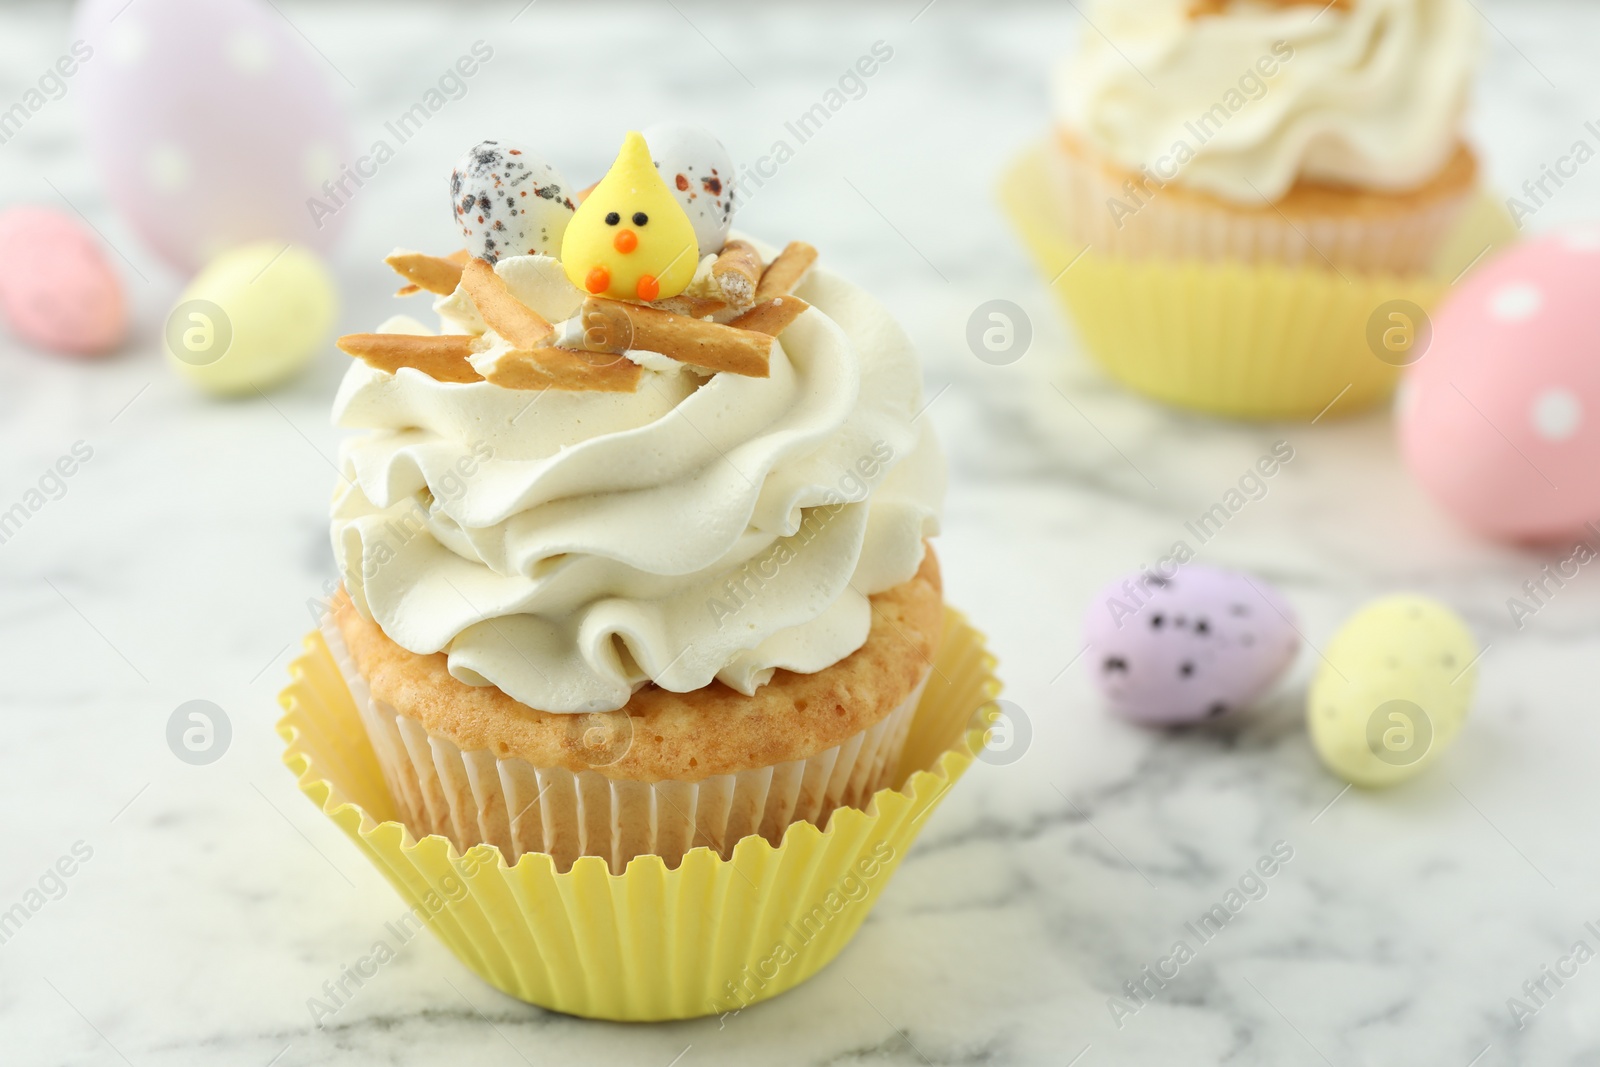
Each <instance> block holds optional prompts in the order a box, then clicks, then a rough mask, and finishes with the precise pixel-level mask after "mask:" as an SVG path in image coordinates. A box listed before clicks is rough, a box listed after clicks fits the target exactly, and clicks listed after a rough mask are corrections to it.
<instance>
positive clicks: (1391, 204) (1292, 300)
mask: <svg viewBox="0 0 1600 1067" xmlns="http://www.w3.org/2000/svg"><path fill="white" fill-rule="evenodd" d="M1090 17H1091V20H1092V21H1093V23H1094V25H1095V26H1096V27H1097V28H1098V29H1099V30H1100V31H1101V32H1098V33H1093V32H1091V33H1086V34H1085V35H1084V37H1083V40H1082V44H1081V47H1080V48H1079V50H1078V53H1077V54H1076V55H1075V56H1073V57H1071V58H1069V59H1068V60H1067V61H1066V62H1064V63H1063V65H1062V66H1061V68H1060V70H1059V71H1058V74H1057V78H1056V85H1055V113H1056V123H1055V127H1054V129H1053V131H1052V133H1051V136H1050V138H1049V140H1048V143H1047V144H1046V146H1045V148H1044V150H1043V152H1042V154H1041V156H1042V158H1041V159H1040V165H1039V168H1038V171H1037V173H1036V174H1035V175H1032V178H1033V182H1032V184H1029V182H1028V180H1027V179H1026V178H1024V177H1020V176H1018V175H1013V177H1012V179H1011V180H1010V181H1009V182H1008V187H1007V190H1006V195H1007V200H1008V203H1009V206H1010V207H1011V209H1012V213H1013V215H1014V216H1015V217H1016V218H1017V221H1018V224H1019V226H1021V227H1022V228H1023V230H1024V233H1025V234H1026V235H1027V236H1028V238H1029V240H1030V243H1031V244H1032V245H1033V247H1034V250H1035V252H1036V253H1037V254H1039V255H1040V258H1041V259H1042V260H1045V261H1046V262H1045V266H1046V269H1048V270H1049V271H1050V272H1051V276H1052V278H1053V279H1057V280H1058V282H1059V284H1058V286H1057V287H1058V289H1059V290H1060V292H1061V295H1062V297H1063V298H1064V300H1065V301H1066V302H1067V304H1068V306H1069V308H1070V309H1071V311H1072V313H1073V316H1074V318H1075V319H1076V321H1077V323H1078V326H1079V329H1080V332H1081V334H1082V335H1083V339H1084V341H1085V343H1086V346H1087V347H1088V349H1089V350H1090V351H1091V353H1092V354H1093V355H1094V356H1095V357H1096V358H1097V359H1099V360H1100V361H1101V362H1102V363H1103V364H1104V365H1105V366H1106V367H1107V369H1108V370H1109V371H1110V372H1111V373H1112V374H1114V375H1116V376H1117V377H1119V378H1122V379H1123V380H1125V381H1127V382H1128V383H1129V384H1132V385H1134V386H1135V387H1136V388H1140V389H1142V390H1144V391H1146V392H1150V393H1153V394H1154V395H1156V396H1158V397H1161V398H1162V399H1166V400H1168V401H1171V402H1174V403H1178V404H1183V405H1186V406H1193V407H1199V408H1203V409H1208V410H1213V411H1218V412H1222V413H1228V414H1236V415H1255V416H1279V415H1292V414H1314V413H1317V412H1318V411H1320V410H1321V409H1323V408H1324V407H1325V406H1326V405H1328V404H1329V403H1330V402H1331V401H1333V400H1334V399H1335V395H1336V394H1339V393H1341V392H1344V393H1345V394H1346V407H1347V408H1353V407H1354V406H1356V405H1357V404H1358V403H1360V402H1363V401H1372V400H1375V399H1379V398H1381V397H1383V396H1385V395H1387V393H1388V392H1389V390H1390V389H1391V388H1392V386H1393V384H1394V378H1395V367H1394V365H1395V364H1397V363H1401V362H1404V357H1403V354H1402V355H1401V356H1399V357H1396V358H1379V356H1375V355H1374V352H1373V350H1372V348H1371V347H1370V346H1369V345H1368V343H1367V333H1366V327H1367V325H1368V323H1367V320H1368V319H1369V317H1370V316H1371V315H1372V314H1373V313H1374V312H1375V311H1376V310H1377V309H1378V308H1379V307H1380V305H1383V304H1385V303H1386V302H1390V301H1397V300H1405V301H1408V302H1410V303H1411V304H1413V305H1422V306H1425V305H1426V304H1428V303H1429V302H1431V300H1432V299H1433V298H1434V297H1435V296H1437V294H1438V293H1439V291H1440V290H1441V289H1442V288H1443V286H1444V285H1445V284H1446V283H1448V282H1449V280H1450V279H1451V278H1452V277H1453V276H1454V273H1455V272H1456V271H1458V270H1459V269H1460V267H1461V266H1464V263H1462V262H1458V260H1465V259H1470V258H1471V257H1472V256H1474V255H1477V254H1479V253H1481V252H1482V250H1483V248H1484V247H1485V243H1484V242H1483V241H1479V242H1478V243H1477V245H1476V247H1473V248H1472V249H1471V251H1470V252H1466V253H1465V254H1464V255H1463V254H1458V253H1457V249H1456V246H1457V245H1458V244H1460V243H1461V242H1458V241H1457V240H1456V239H1455V238H1456V235H1457V234H1458V233H1459V231H1460V229H1461V227H1462V224H1463V220H1464V219H1465V218H1467V217H1468V216H1469V215H1471V214H1472V212H1471V210H1470V209H1471V208H1472V207H1473V206H1474V204H1475V203H1476V202H1477V200H1478V199H1479V197H1480V193H1479V188H1478V164H1477V161H1476V157H1475V155H1474V153H1473V151H1472V149H1471V148H1470V147H1469V146H1468V145H1467V144H1466V142H1465V141H1464V140H1463V138H1462V132H1461V131H1462V116H1463V112H1464V109H1465V107H1466V104H1467V99H1468V93H1469V89H1470V86H1471V82H1472V78H1473V73H1474V68H1475V63H1476V59H1477V54H1478V46H1477V41H1478V27H1477V22H1478V18H1477V15H1476V14H1475V13H1474V12H1473V11H1472V9H1471V7H1470V6H1469V5H1468V4H1467V3H1466V2H1465V0H1334V2H1333V3H1326V2H1310V0H1274V2H1265V0H1262V2H1244V0H1135V2H1127V0H1118V2H1115V3H1110V2H1103V3H1099V4H1097V5H1094V10H1093V11H1092V12H1091V15H1090ZM1041 216H1043V217H1041ZM1079 257H1081V260H1080V258H1079ZM1443 260H1448V261H1449V262H1448V263H1443V262H1442V261H1443ZM1069 266H1070V268H1071V269H1070V270H1067V269H1066V268H1068V267H1069ZM1452 268H1453V269H1452ZM1413 318H1414V315H1413ZM1412 325H1413V326H1415V325H1416V323H1415V322H1413V323H1412Z"/></svg>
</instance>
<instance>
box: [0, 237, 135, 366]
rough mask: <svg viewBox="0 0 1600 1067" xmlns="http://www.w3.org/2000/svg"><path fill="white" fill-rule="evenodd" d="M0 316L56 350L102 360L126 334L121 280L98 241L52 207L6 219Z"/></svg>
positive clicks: (0, 243)
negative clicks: (91, 356) (1, 312)
mask: <svg viewBox="0 0 1600 1067" xmlns="http://www.w3.org/2000/svg"><path fill="white" fill-rule="evenodd" d="M0 311H3V312H4V315H5V318H6V321H7V322H8V323H10V325H11V329H12V331H13V332H15V333H16V335H17V336H18V337H20V338H22V339H23V340H24V341H26V342H28V343H29V344H31V345H36V346H37V347H39V348H43V349H46V350H47V351H51V352H63V353H68V354H71V355H98V354H100V353H104V352H109V351H110V350H111V349H113V348H115V347H117V345H119V344H121V343H122V339H123V338H124V337H125V336H126V335H127V332H128V305H127V301H126V299H125V298H124V296H123V291H122V280H121V279H120V278H119V277H118V276H117V272H116V271H115V270H113V269H112V267H111V264H110V263H108V262H107V261H106V257H105V254H104V253H103V252H102V251H101V250H100V243H99V241H98V240H96V238H95V237H94V235H93V234H91V233H90V232H89V231H88V229H87V228H85V227H84V225H83V223H81V222H79V221H78V219H77V218H75V217H74V216H72V215H68V214H67V213H66V212H64V211H55V210H53V209H50V208H42V207H20V208H13V209H11V210H10V211H7V212H5V213H4V214H0Z"/></svg>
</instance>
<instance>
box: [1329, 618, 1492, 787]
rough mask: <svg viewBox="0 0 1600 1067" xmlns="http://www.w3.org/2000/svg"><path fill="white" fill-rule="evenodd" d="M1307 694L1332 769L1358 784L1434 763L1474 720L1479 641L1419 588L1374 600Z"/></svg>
mask: <svg viewBox="0 0 1600 1067" xmlns="http://www.w3.org/2000/svg"><path fill="white" fill-rule="evenodd" d="M1323 655H1324V657H1325V659H1324V661H1323V664H1322V666H1321V668H1320V669H1319V670H1318V671H1317V674H1316V677H1315V678H1314V679H1313V680H1312V682H1311V689H1310V692H1309V694H1308V696H1307V700H1306V726H1307V728H1308V729H1309V731H1310V733H1311V741H1312V744H1313V745H1314V746H1315V747H1316V750H1317V755H1319V756H1321V757H1322V762H1323V763H1325V764H1327V766H1328V769H1329V770H1330V771H1332V772H1333V773H1334V774H1336V775H1338V776H1339V777H1340V778H1343V779H1344V780H1345V781H1347V782H1352V783H1354V784H1355V785H1360V786H1370V787H1376V786H1385V785H1393V784H1394V783H1396V782H1401V781H1404V780H1405V779H1407V778H1410V777H1412V776H1413V775H1416V774H1419V773H1421V772H1422V771H1423V770H1424V769H1425V768H1427V767H1428V766H1430V765H1431V764H1432V763H1433V761H1434V760H1435V759H1437V758H1438V755H1439V753H1440V752H1441V751H1442V750H1443V749H1444V747H1445V746H1446V745H1448V744H1449V743H1450V742H1451V740H1453V739H1454V738H1455V735H1456V733H1457V732H1458V731H1460V729H1461V724H1462V723H1463V722H1465V721H1466V718H1467V709H1468V708H1469V707H1470V706H1471V704H1472V690H1473V687H1474V686H1475V685H1476V684H1477V665H1476V662H1475V661H1476V659H1477V656H1478V649H1477V645H1476V644H1475V643H1474V641H1473V639H1472V632H1471V631H1470V630H1468V629H1467V626H1466V624H1465V623H1463V622H1462V621H1461V620H1460V619H1459V618H1458V617H1457V616H1456V615H1455V613H1454V612H1452V611H1451V610H1450V609H1449V608H1446V607H1444V606H1443V605H1442V604H1439V603H1436V602H1435V601H1432V600H1429V599H1427V598H1425V597H1420V596H1391V597H1385V598H1383V599H1382V600H1378V601H1375V602H1374V603H1372V604H1369V605H1367V606H1366V607H1365V608H1363V609H1362V610H1361V611H1360V612H1358V613H1357V614H1356V615H1355V617H1353V618H1352V619H1350V620H1349V621H1348V622H1346V623H1345V624H1344V626H1343V627H1342V628H1341V629H1340V630H1339V632H1338V634H1336V635H1335V636H1334V639H1333V640H1332V641H1331V642H1329V644H1328V647H1327V648H1326V649H1325V650H1324V653H1323Z"/></svg>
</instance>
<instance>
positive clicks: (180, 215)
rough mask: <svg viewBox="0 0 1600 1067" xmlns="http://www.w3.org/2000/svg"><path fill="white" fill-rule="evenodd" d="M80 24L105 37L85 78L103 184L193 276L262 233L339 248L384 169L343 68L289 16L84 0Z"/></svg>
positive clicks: (142, 232) (257, 2) (211, 6)
mask: <svg viewBox="0 0 1600 1067" xmlns="http://www.w3.org/2000/svg"><path fill="white" fill-rule="evenodd" d="M75 32H76V34H77V36H78V37H80V38H82V39H83V40H84V41H85V42H86V43H87V45H88V46H89V47H90V48H92V49H93V56H92V58H91V59H89V60H88V61H86V62H84V63H83V65H82V69H81V70H80V71H79V72H78V74H77V75H76V77H75V79H74V80H73V82H72V85H73V94H74V95H75V96H77V98H78V99H79V101H80V108H81V113H82V115H83V118H84V123H85V133H86V141H87V144H88V147H89V150H90V154H91V156H92V157H93V158H94V160H95V162H96V164H97V166H98V169H99V171H100V176H101V180H102V186H103V188H104V189H105V191H106V195H107V196H108V197H109V198H110V200H111V202H112V204H113V205H114V206H115V207H116V208H117V209H118V211H120V212H121V214H122V215H123V217H124V218H125V219H126V220H127V222H128V224H129V225H130V226H131V227H132V228H133V229H134V230H135V231H136V232H137V233H138V234H139V236H140V237H141V238H142V239H143V240H144V241H145V242H146V243H147V244H148V245H149V246H150V248H151V249H152V250H153V251H154V252H155V253H156V254H157V255H158V256H160V258H161V259H163V260H165V261H166V262H167V263H168V264H169V265H170V266H172V267H174V268H176V269H178V270H179V271H182V272H184V273H185V274H192V273H193V272H194V271H196V270H198V269H200V267H202V266H203V265H205V263H207V262H208V261H209V260H211V259H212V258H213V257H215V256H217V255H219V254H220V253H222V252H224V251H226V250H227V249H229V248H233V247H236V246H238V245H241V244H244V243H246V242H249V241H253V240H259V239H272V240H277V241H278V242H279V245H280V247H281V246H282V244H284V243H287V242H294V243H295V244H298V245H301V246H305V247H309V248H313V249H316V250H318V251H324V252H325V251H327V250H328V249H329V248H331V247H332V246H333V243H334V241H335V239H336V238H337V236H338V234H339V232H340V231H341V230H342V229H343V227H344V224H345V221H346V219H347V218H348V211H347V209H348V208H349V206H350V204H351V203H352V201H353V200H355V199H358V198H359V197H360V195H361V192H360V184H359V183H361V182H364V181H366V180H367V179H368V178H370V177H372V176H373V173H375V172H373V171H372V169H371V167H370V165H362V164H360V160H359V159H358V157H357V155H356V154H355V153H354V152H353V151H352V149H351V140H350V127H349V122H348V120H347V118H346V115H345V110H344V108H343V107H342V106H341V104H340V102H339V99H338V98H337V97H336V96H335V94H334V91H333V82H332V79H333V78H335V77H337V75H336V74H335V72H334V71H333V69H332V68H331V67H330V65H329V63H328V62H327V61H326V60H324V59H322V58H321V57H319V56H318V55H316V54H315V53H314V52H312V51H311V50H310V49H309V48H308V47H307V46H306V44H305V41H304V40H303V39H302V38H301V37H300V35H299V33H297V32H296V30H295V29H294V28H293V27H292V26H291V25H290V23H289V22H287V21H285V19H284V18H283V16H281V15H279V14H278V13H277V12H275V11H273V9H272V8H271V7H270V6H268V5H267V4H266V3H264V2H262V0H138V3H134V4H129V3H128V2H127V0H83V2H82V3H80V4H79V5H78V12H77V17H76V27H75ZM391 151H392V149H391ZM368 162H369V164H370V157H369V160H368ZM358 167H361V168H362V169H366V170H367V171H368V172H369V173H367V174H366V176H365V177H363V176H362V175H361V174H358V173H357V172H356V169H354V168H358Z"/></svg>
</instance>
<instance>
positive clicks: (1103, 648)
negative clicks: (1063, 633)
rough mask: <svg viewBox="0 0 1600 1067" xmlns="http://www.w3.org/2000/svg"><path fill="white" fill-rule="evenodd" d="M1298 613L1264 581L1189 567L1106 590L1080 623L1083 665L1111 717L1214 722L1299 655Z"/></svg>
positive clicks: (1248, 700) (1153, 722)
mask: <svg viewBox="0 0 1600 1067" xmlns="http://www.w3.org/2000/svg"><path fill="white" fill-rule="evenodd" d="M1293 620H1294V611H1293V609H1292V608H1290V606H1289V604H1288V602H1287V601H1286V600H1284V598H1283V597H1282V596H1281V595H1280V594H1279V593H1278V592H1277V590H1275V589H1273V588H1272V587H1271V586H1269V585H1267V584H1266V583H1265V582H1261V581H1257V580H1253V579H1251V578H1248V577H1246V576H1245V575H1243V574H1239V573H1237V572H1235V571H1225V570H1219V569H1216V568H1212V567H1199V566H1186V567H1182V568H1180V569H1179V570H1178V571H1177V572H1176V573H1175V574H1173V575H1171V576H1170V577H1163V576H1160V575H1156V574H1152V573H1149V572H1140V573H1137V574H1132V575H1129V576H1127V577H1125V578H1122V579H1119V580H1117V581H1116V582H1113V583H1112V584H1111V585H1109V586H1107V587H1106V588H1105V589H1103V590H1101V591H1100V593H1099V595H1097V596H1096V597H1095V598H1094V601H1093V602H1092V603H1091V604H1090V606H1089V613H1088V615H1087V617H1086V618H1085V619H1084V628H1083V629H1084V641H1085V642H1086V643H1087V644H1088V649H1089V650H1088V652H1086V653H1085V662H1087V663H1088V664H1089V670H1090V672H1091V674H1092V675H1093V677H1094V681H1095V685H1096V686H1097V687H1098V688H1099V690H1100V692H1101V693H1102V694H1103V695H1104V697H1105V699H1106V702H1107V703H1108V704H1109V705H1110V706H1111V709H1112V710H1113V711H1115V712H1116V713H1117V714H1119V715H1121V716H1123V717H1124V718H1128V719H1132V720H1133V721H1135V722H1139V723H1144V724H1147V725H1171V724H1177V723H1190V722H1198V721H1201V720H1204V719H1211V718H1216V717H1218V716H1220V715H1224V714H1226V713H1228V712H1230V711H1233V710H1235V709H1237V708H1242V707H1245V706H1247V705H1249V704H1250V703H1252V702H1253V701H1255V700H1256V699H1257V698H1258V697H1260V696H1261V694H1263V693H1264V692H1266V691H1267V690H1268V689H1269V688H1271V686H1272V684H1273V683H1274V682H1276V681H1277V680H1278V678H1279V677H1280V676H1281V675H1282V674H1283V672H1284V671H1285V670H1286V669H1288V667H1289V665H1290V664H1291V663H1293V662H1294V657H1295V653H1296V652H1298V651H1299V648H1300V639H1299V634H1298V633H1297V632H1296V630H1295V627H1294V622H1293Z"/></svg>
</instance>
